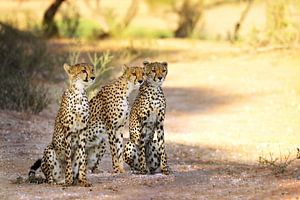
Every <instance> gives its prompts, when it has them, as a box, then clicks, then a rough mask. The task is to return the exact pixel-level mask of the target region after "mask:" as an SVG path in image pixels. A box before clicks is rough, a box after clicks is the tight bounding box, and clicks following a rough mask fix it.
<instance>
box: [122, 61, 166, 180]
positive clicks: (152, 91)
mask: <svg viewBox="0 0 300 200" xmlns="http://www.w3.org/2000/svg"><path fill="white" fill-rule="evenodd" d="M144 66H145V69H146V76H147V79H146V81H145V83H144V84H143V85H142V86H141V87H140V89H139V94H138V96H137V98H136V99H135V101H134V103H133V106H132V109H131V112H130V118H129V134H130V141H129V142H128V143H126V145H125V150H124V153H123V157H124V160H125V162H126V163H127V164H128V165H129V166H130V167H131V169H132V171H137V172H138V173H142V174H146V173H148V172H150V173H153V172H154V171H155V170H156V169H157V168H158V167H160V169H161V171H162V173H164V174H169V167H168V165H167V158H166V152H165V142H164V125H163V123H164V119H165V112H166V100H165V96H164V93H163V90H162V88H161V85H162V83H163V81H164V80H165V78H166V76H167V73H168V69H167V66H168V64H167V63H166V62H151V63H150V62H147V61H145V62H144ZM155 133H156V137H157V139H154V137H155Z"/></svg>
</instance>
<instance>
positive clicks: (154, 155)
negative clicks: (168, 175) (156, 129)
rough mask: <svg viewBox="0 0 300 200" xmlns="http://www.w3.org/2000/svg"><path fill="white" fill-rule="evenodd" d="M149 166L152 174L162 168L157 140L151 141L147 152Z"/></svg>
mask: <svg viewBox="0 0 300 200" xmlns="http://www.w3.org/2000/svg"><path fill="white" fill-rule="evenodd" d="M146 157H147V165H148V167H149V171H150V173H151V174H154V172H155V171H156V169H157V168H159V166H160V156H159V148H158V142H157V140H153V139H152V140H151V141H150V142H149V144H148V148H147V150H146Z"/></svg>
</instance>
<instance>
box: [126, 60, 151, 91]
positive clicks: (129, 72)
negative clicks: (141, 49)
mask: <svg viewBox="0 0 300 200" xmlns="http://www.w3.org/2000/svg"><path fill="white" fill-rule="evenodd" d="M123 75H125V76H126V78H127V80H128V81H129V82H130V83H131V84H132V85H133V88H134V89H137V88H139V87H140V86H141V85H142V84H143V82H144V81H145V80H146V74H145V69H144V68H143V67H138V66H134V67H128V66H127V65H124V74H123Z"/></svg>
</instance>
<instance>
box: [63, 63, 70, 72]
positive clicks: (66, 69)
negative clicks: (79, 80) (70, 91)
mask: <svg viewBox="0 0 300 200" xmlns="http://www.w3.org/2000/svg"><path fill="white" fill-rule="evenodd" d="M64 69H65V71H66V72H67V73H68V74H69V73H70V69H71V65H69V64H67V63H65V64H64Z"/></svg>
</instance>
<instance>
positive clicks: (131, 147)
mask: <svg viewBox="0 0 300 200" xmlns="http://www.w3.org/2000/svg"><path fill="white" fill-rule="evenodd" d="M123 159H124V161H125V163H126V164H127V165H129V166H130V169H131V171H132V173H134V174H137V173H139V171H140V169H139V161H138V160H139V158H138V151H137V147H136V145H135V144H134V143H133V142H131V141H128V142H127V143H126V144H125V147H124V152H123Z"/></svg>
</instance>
